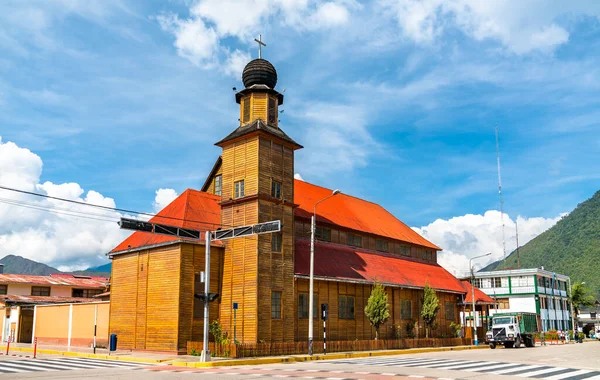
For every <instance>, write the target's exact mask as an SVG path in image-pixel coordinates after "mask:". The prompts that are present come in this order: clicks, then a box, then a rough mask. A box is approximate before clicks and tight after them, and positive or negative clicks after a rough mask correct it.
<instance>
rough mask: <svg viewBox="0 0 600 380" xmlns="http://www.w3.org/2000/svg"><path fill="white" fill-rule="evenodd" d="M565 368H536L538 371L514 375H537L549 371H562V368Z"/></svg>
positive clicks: (548, 372)
mask: <svg viewBox="0 0 600 380" xmlns="http://www.w3.org/2000/svg"><path fill="white" fill-rule="evenodd" d="M565 369H566V368H560V367H551V368H546V369H542V370H538V371H533V372H527V373H521V374H519V375H516V376H519V377H534V376H537V375H542V374H550V373H553V372H558V371H562V370H565ZM544 377H545V376H544Z"/></svg>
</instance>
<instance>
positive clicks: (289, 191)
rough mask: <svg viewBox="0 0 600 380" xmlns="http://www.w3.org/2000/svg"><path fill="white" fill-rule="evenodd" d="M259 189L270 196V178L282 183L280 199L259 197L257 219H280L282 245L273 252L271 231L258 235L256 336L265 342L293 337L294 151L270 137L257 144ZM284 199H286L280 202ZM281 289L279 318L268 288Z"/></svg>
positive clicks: (290, 339) (288, 340)
mask: <svg viewBox="0 0 600 380" xmlns="http://www.w3.org/2000/svg"><path fill="white" fill-rule="evenodd" d="M259 154H260V155H259V157H260V159H259V192H260V194H263V195H265V196H266V197H268V198H270V197H271V184H272V181H277V182H280V183H281V200H275V199H273V200H272V201H271V200H260V201H259V209H258V210H259V212H258V213H259V222H267V221H270V220H281V222H282V224H283V226H282V231H281V233H282V249H281V252H273V251H272V248H271V242H272V238H273V237H272V235H270V234H267V235H262V236H259V238H258V240H259V256H258V260H259V277H258V282H259V290H258V297H259V307H258V319H259V324H258V339H259V341H267V342H291V341H293V340H294V329H293V326H294V324H295V321H296V318H295V312H294V310H295V309H294V308H295V302H294V286H293V284H294V217H293V212H294V211H293V207H292V205H293V199H294V151H293V150H292V149H291V148H289V147H286V146H283V145H281V144H278V143H277V142H276V141H273V140H272V139H267V138H262V137H261V139H260V145H259ZM284 200H285V202H283V201H284ZM272 291H279V292H281V293H282V294H281V318H280V319H273V318H271V292H272Z"/></svg>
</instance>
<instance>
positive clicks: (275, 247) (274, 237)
mask: <svg viewBox="0 0 600 380" xmlns="http://www.w3.org/2000/svg"><path fill="white" fill-rule="evenodd" d="M271 251H273V252H281V232H277V233H273V234H271Z"/></svg>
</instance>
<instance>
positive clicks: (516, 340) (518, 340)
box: [515, 337, 521, 348]
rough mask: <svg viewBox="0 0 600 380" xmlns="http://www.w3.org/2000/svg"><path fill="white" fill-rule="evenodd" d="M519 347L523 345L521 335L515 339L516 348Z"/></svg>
mask: <svg viewBox="0 0 600 380" xmlns="http://www.w3.org/2000/svg"><path fill="white" fill-rule="evenodd" d="M519 347H521V337H517V339H515V348H519Z"/></svg>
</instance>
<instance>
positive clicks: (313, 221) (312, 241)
mask: <svg viewBox="0 0 600 380" xmlns="http://www.w3.org/2000/svg"><path fill="white" fill-rule="evenodd" d="M339 193H340V191H339V190H338V189H335V190H333V191H332V192H331V195H328V196H326V197H325V198H323V199H321V200H320V201H318V202H317V203H315V207H314V209H313V215H312V217H311V220H310V280H309V285H308V288H309V289H308V293H309V294H308V354H309V355H312V354H313V310H314V307H315V305H314V304H313V298H314V297H313V294H314V289H313V280H314V272H315V230H316V218H317V205H318V204H319V203H321V202H323V201H325V200H327V199H329V198H331V197H333V196H334V195H336V194H339Z"/></svg>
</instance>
